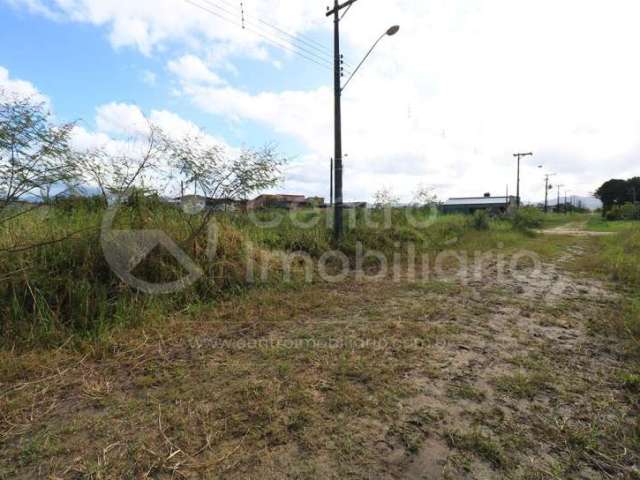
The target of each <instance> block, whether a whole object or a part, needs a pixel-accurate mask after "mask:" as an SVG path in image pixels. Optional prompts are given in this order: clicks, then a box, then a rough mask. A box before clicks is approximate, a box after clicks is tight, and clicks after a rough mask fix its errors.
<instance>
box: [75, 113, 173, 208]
mask: <svg viewBox="0 0 640 480" xmlns="http://www.w3.org/2000/svg"><path fill="white" fill-rule="evenodd" d="M164 138H165V134H164V132H162V130H161V129H160V128H159V127H157V126H156V125H153V124H151V123H150V122H149V123H148V128H147V129H146V132H144V133H140V134H138V135H136V136H134V137H132V138H130V139H128V140H127V141H121V142H116V143H114V144H111V145H108V146H107V145H103V146H99V147H95V148H91V149H88V150H85V151H81V152H77V153H76V155H75V156H76V159H77V164H78V166H79V167H80V169H81V170H82V179H83V181H84V182H85V183H87V184H89V185H92V186H95V187H97V188H98V190H99V191H100V195H101V197H102V199H103V203H104V205H105V206H107V205H108V204H109V199H110V198H111V197H120V198H123V199H124V198H127V197H129V196H130V195H131V193H132V192H133V191H135V192H136V194H138V193H140V192H145V191H147V192H149V193H155V191H156V187H158V185H156V184H155V182H154V181H153V177H154V176H155V175H156V174H157V173H158V172H159V171H160V169H161V162H162V159H163V158H164V155H165V152H166V147H165V143H164Z"/></svg>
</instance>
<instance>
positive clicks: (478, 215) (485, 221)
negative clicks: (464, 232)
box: [471, 210, 489, 230]
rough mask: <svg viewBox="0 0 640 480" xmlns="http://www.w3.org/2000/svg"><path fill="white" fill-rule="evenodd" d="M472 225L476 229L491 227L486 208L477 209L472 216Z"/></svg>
mask: <svg viewBox="0 0 640 480" xmlns="http://www.w3.org/2000/svg"><path fill="white" fill-rule="evenodd" d="M471 227H472V228H474V229H476V230H488V229H489V214H488V213H487V212H486V210H476V211H475V212H474V214H473V217H471Z"/></svg>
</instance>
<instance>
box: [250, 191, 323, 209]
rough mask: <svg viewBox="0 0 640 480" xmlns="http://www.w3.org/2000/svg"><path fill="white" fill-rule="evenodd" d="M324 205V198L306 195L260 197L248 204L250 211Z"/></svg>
mask: <svg viewBox="0 0 640 480" xmlns="http://www.w3.org/2000/svg"><path fill="white" fill-rule="evenodd" d="M323 205H324V198H322V197H310V198H307V197H305V196H304V195H283V194H278V195H266V194H265V195H260V196H259V197H256V198H255V199H253V200H251V201H249V202H248V204H247V209H248V210H258V209H261V208H287V209H292V208H305V207H321V206H323Z"/></svg>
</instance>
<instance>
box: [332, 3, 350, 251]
mask: <svg viewBox="0 0 640 480" xmlns="http://www.w3.org/2000/svg"><path fill="white" fill-rule="evenodd" d="M356 1H357V0H347V1H346V2H344V3H343V4H340V3H339V2H338V0H334V4H333V9H332V10H329V11H328V12H327V17H329V16H331V15H333V96H334V117H335V118H334V122H335V123H334V138H335V155H334V157H333V158H334V162H335V167H334V170H335V192H334V195H335V205H334V215H333V234H334V236H335V239H336V241H339V240H340V239H341V238H342V227H343V225H342V207H343V205H342V203H343V198H342V57H341V55H340V11H341V10H342V9H343V8H347V7H350V6H351V5H353V4H354V3H356Z"/></svg>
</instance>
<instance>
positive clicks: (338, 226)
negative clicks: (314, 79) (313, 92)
mask: <svg viewBox="0 0 640 480" xmlns="http://www.w3.org/2000/svg"><path fill="white" fill-rule="evenodd" d="M357 1H358V0H346V1H345V2H343V3H340V2H339V1H338V0H334V2H333V8H332V9H329V8H327V17H331V16H333V96H334V102H335V105H334V115H335V131H334V135H335V156H334V157H333V160H334V163H335V167H334V183H335V190H334V195H335V205H334V209H333V210H334V216H333V234H334V239H335V241H336V243H338V242H339V241H340V239H341V238H342V231H343V225H342V209H343V207H344V204H343V196H342V92H343V90H344V89H345V88H346V87H347V85H349V83H350V82H351V80H353V77H354V76H355V74H356V73H358V71H359V70H360V67H362V65H363V64H364V62H365V61H366V60H367V58H369V55H371V52H373V50H374V49H375V48H376V46H377V45H378V43H380V41H381V40H382V39H383V38H384V37H385V36H389V37H392V36H394V35H395V34H396V33H398V31H399V30H400V26H398V25H393V26H392V27H389V28H388V29H387V30H386V31H385V32H384V33H383V34H382V35H380V38H378V40H376V41H375V42H374V44H373V46H372V47H371V48H370V49H369V51H368V52H367V54H366V55H365V56H364V58H363V59H362V61H361V62H360V63H359V64H358V66H357V67H356V68H355V69H354V70H353V72H352V73H351V76H350V77H349V78H348V79H347V81H346V82H345V84H344V85H342V75H343V69H342V64H343V61H342V55H341V54H340V20H342V18H344V16H345V14H346V13H347V11H348V10H349V9H350V8H351V6H352V5H353V4H354V3H356V2H357ZM343 9H346V10H345V11H344V13H343V14H342V15H340V11H341V10H343Z"/></svg>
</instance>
